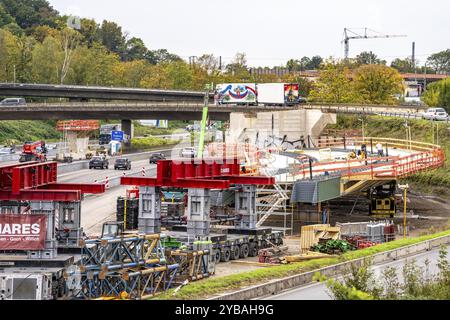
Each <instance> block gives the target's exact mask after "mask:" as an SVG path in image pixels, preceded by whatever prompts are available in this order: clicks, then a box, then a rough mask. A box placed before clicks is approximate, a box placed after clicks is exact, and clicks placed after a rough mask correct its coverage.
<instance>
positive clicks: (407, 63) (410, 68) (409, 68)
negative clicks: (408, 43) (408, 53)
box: [391, 58, 414, 73]
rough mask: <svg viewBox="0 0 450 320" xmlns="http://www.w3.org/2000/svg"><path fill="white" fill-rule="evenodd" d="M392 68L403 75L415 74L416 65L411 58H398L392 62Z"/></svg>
mask: <svg viewBox="0 0 450 320" xmlns="http://www.w3.org/2000/svg"><path fill="white" fill-rule="evenodd" d="M391 68H394V69H397V70H398V72H401V73H408V72H414V64H413V62H412V59H411V58H406V59H400V58H396V59H395V60H393V61H392V62H391Z"/></svg>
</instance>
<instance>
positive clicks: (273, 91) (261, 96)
mask: <svg viewBox="0 0 450 320" xmlns="http://www.w3.org/2000/svg"><path fill="white" fill-rule="evenodd" d="M216 91H217V99H218V101H217V102H218V103H219V104H240V105H259V104H262V105H295V104H298V103H299V102H300V96H299V85H298V83H222V84H218V85H217V86H216Z"/></svg>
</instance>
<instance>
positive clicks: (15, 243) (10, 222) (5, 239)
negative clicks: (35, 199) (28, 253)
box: [0, 214, 47, 250]
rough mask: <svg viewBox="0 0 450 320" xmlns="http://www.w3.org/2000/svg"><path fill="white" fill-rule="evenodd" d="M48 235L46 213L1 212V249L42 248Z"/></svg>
mask: <svg viewBox="0 0 450 320" xmlns="http://www.w3.org/2000/svg"><path fill="white" fill-rule="evenodd" d="M46 235H47V216H46V215H43V214H0V250H42V249H44V248H45V237H46Z"/></svg>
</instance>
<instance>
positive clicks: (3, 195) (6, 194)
mask: <svg viewBox="0 0 450 320" xmlns="http://www.w3.org/2000/svg"><path fill="white" fill-rule="evenodd" d="M0 200H16V201H21V200H23V201H25V200H27V201H80V200H81V192H80V191H79V190H21V191H20V193H18V194H15V193H13V192H12V191H0Z"/></svg>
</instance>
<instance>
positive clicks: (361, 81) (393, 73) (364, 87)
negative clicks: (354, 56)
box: [354, 64, 404, 104]
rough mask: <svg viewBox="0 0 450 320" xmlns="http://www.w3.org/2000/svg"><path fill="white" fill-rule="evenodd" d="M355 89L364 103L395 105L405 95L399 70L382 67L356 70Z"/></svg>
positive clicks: (373, 66)
mask: <svg viewBox="0 0 450 320" xmlns="http://www.w3.org/2000/svg"><path fill="white" fill-rule="evenodd" d="M354 89H355V93H356V96H357V100H358V101H359V102H363V103H373V104H394V103H396V101H397V100H396V99H395V95H396V94H401V93H403V89H404V87H403V78H402V77H401V75H400V74H399V73H398V71H397V70H395V69H393V68H390V67H386V66H382V65H373V64H372V65H362V66H361V67H359V68H358V69H356V70H355V76H354Z"/></svg>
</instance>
